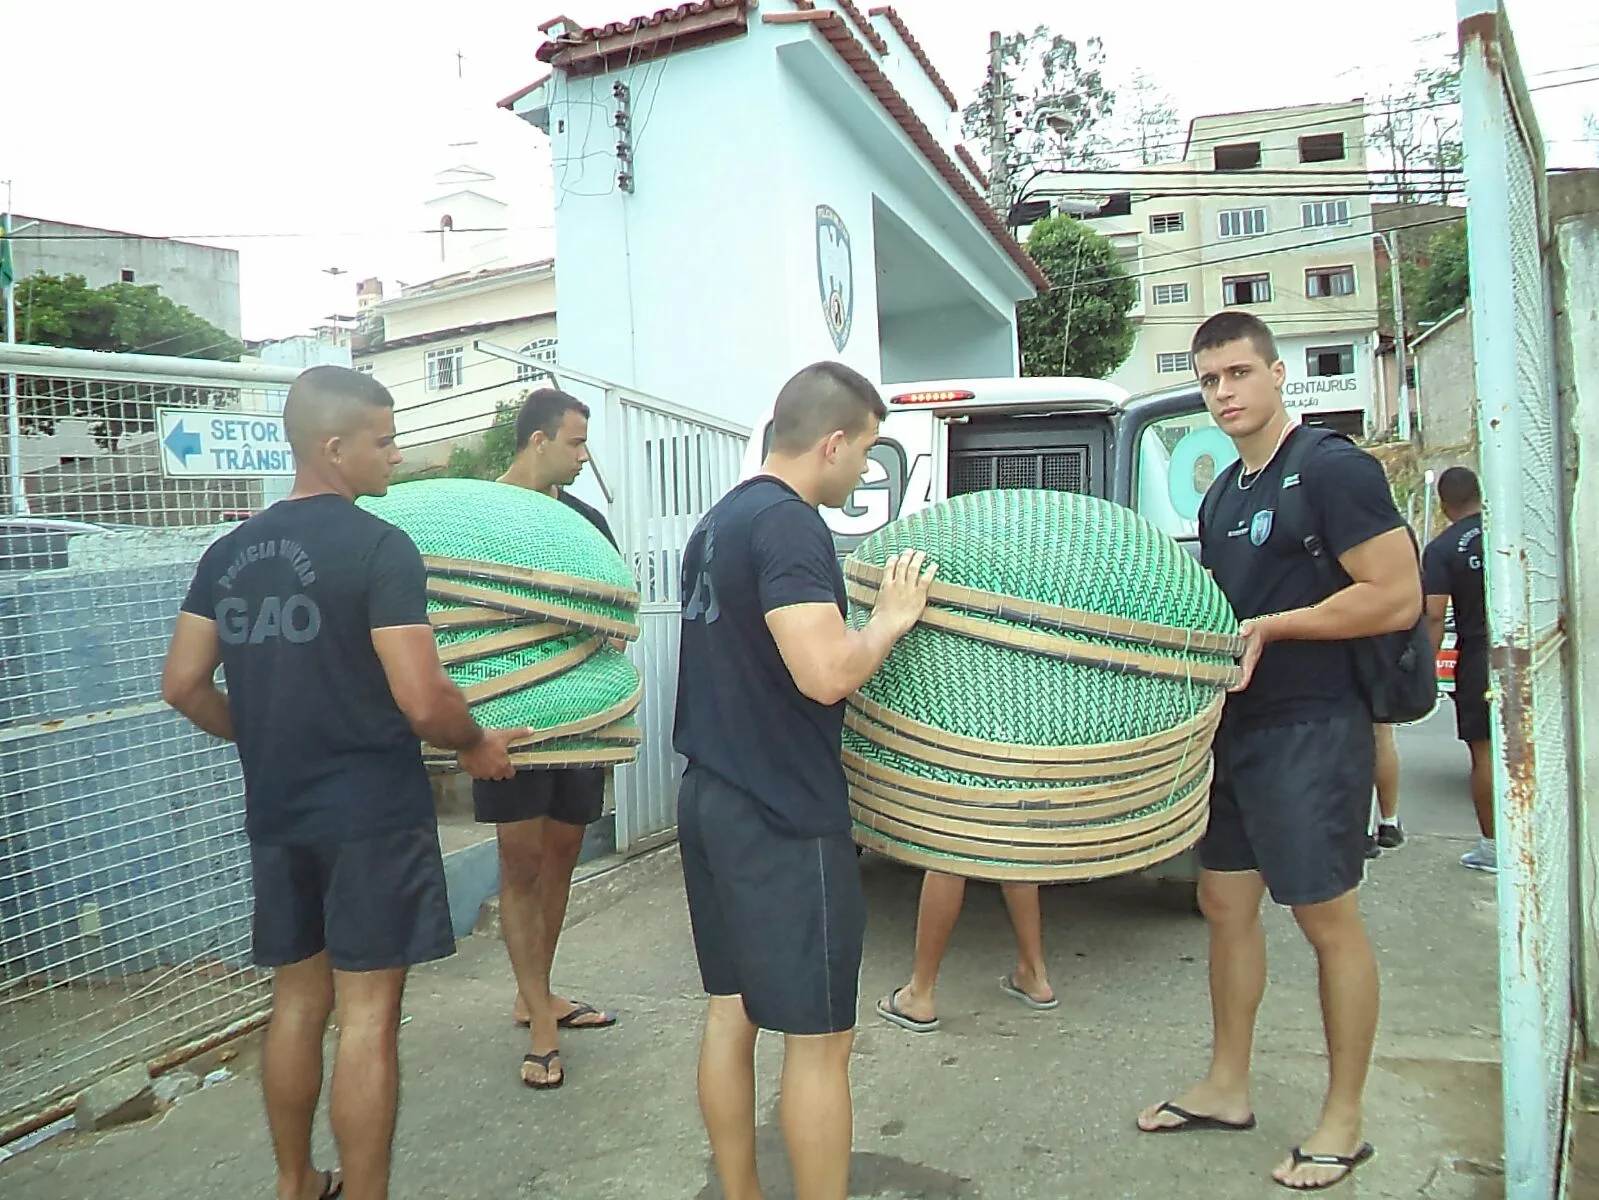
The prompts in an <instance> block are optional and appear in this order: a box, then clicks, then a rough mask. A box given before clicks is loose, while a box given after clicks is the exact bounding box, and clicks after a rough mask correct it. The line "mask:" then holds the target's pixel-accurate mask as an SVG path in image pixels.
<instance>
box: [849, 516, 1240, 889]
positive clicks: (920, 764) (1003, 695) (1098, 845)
mask: <svg viewBox="0 0 1599 1200" xmlns="http://www.w3.org/2000/svg"><path fill="white" fill-rule="evenodd" d="M906 549H919V550H924V551H926V552H927V554H928V556H929V558H931V559H932V560H933V561H935V562H937V564H938V575H937V580H936V582H935V583H934V585H933V589H932V593H931V597H930V603H929V605H928V608H927V610H926V612H925V613H924V615H923V617H922V620H921V621H920V622H919V623H918V624H917V626H916V628H914V629H913V630H912V631H911V632H910V633H909V634H908V635H907V636H906V637H905V638H904V640H903V641H901V642H900V643H899V645H898V646H896V647H895V649H894V651H893V653H892V654H890V655H889V658H888V660H887V661H886V662H885V663H884V665H883V667H882V669H881V670H880V671H879V672H878V673H877V674H876V675H875V676H874V677H873V678H872V679H871V680H869V681H868V682H867V683H866V684H865V685H864V686H863V687H862V688H861V689H860V691H859V692H857V693H856V694H855V695H853V696H851V697H850V698H849V700H848V702H847V707H846V712H845V734H844V765H845V769H846V772H847V774H848V777H849V783H850V802H851V809H852V812H853V815H854V819H855V835H856V840H857V841H858V842H859V843H860V844H862V845H864V846H866V847H868V848H870V849H873V850H876V851H878V852H881V853H882V854H884V855H887V856H888V857H890V858H893V859H897V860H899V861H901V862H905V863H909V864H912V865H915V866H918V867H925V868H929V869H933V870H938V871H946V872H949V873H951V874H956V875H962V876H967V877H970V878H975V879H989V880H998V881H1017V882H1039V883H1045V882H1057V881H1064V880H1086V879H1096V878H1102V877H1106V876H1112V875H1118V874H1124V873H1127V872H1130V871H1136V870H1140V869H1142V868H1145V867H1148V866H1152V865H1154V864H1156V863H1159V862H1161V861H1164V860H1165V859H1168V858H1172V857H1175V856H1176V855H1177V854H1180V853H1181V852H1182V851H1184V850H1186V849H1187V848H1189V847H1190V846H1192V845H1193V844H1194V843H1195V842H1196V841H1197V840H1198V839H1199V837H1200V835H1201V833H1202V832H1203V831H1204V828H1205V821H1206V818H1207V816H1208V812H1209V787H1210V779H1211V754H1210V746H1211V740H1212V737H1213V735H1214V733H1215V730H1216V727H1217V723H1218V721H1219V719H1220V715H1221V710H1222V705H1223V701H1224V691H1225V689H1226V688H1227V687H1229V686H1231V685H1232V684H1233V683H1235V682H1236V680H1237V679H1238V677H1239V668H1238V663H1237V659H1238V657H1239V656H1240V655H1241V653H1242V650H1243V646H1242V643H1241V641H1240V640H1239V638H1238V636H1237V632H1238V627H1237V621H1236V619H1235V617H1234V615H1233V612H1232V609H1231V607H1230V606H1229V604H1228V602H1227V600H1226V597H1224V596H1223V595H1222V593H1221V591H1220V589H1219V588H1218V587H1217V586H1216V585H1215V583H1214V581H1212V579H1211V578H1210V575H1209V574H1208V573H1207V572H1206V571H1205V570H1204V569H1203V568H1202V567H1200V565H1199V563H1198V562H1197V561H1196V560H1195V559H1194V558H1193V556H1192V555H1190V554H1188V553H1187V552H1186V551H1185V550H1184V549H1183V548H1182V547H1181V546H1180V545H1179V544H1178V543H1177V542H1176V541H1175V540H1173V539H1172V538H1171V537H1169V536H1167V535H1166V534H1165V533H1163V532H1161V531H1160V530H1159V529H1157V528H1156V527H1155V526H1153V525H1152V524H1150V523H1149V522H1147V521H1145V520H1143V519H1141V518H1140V517H1138V516H1137V515H1136V514H1134V513H1133V512H1132V511H1131V510H1130V509H1128V508H1126V507H1123V506H1121V505H1117V504H1113V503H1110V502H1109V501H1105V500H1100V499H1097V498H1095V497H1092V496H1082V495H1078V494H1075V493H1071V492H1057V491H1024V490H1017V491H985V492H974V493H970V494H967V495H963V496H958V497H955V498H952V499H950V500H947V501H945V502H943V503H940V504H936V505H933V506H931V507H930V508H927V509H923V510H921V511H919V512H916V513H913V514H911V515H909V516H906V517H904V518H901V519H900V520H898V521H896V522H894V523H893V524H891V525H888V526H887V527H885V528H884V529H882V530H879V531H878V532H877V533H876V534H874V535H872V536H871V537H870V538H868V539H866V540H865V541H864V542H862V543H861V545H860V546H859V547H857V549H856V550H855V551H854V552H853V553H852V554H851V555H850V556H849V558H848V559H847V560H846V561H845V564H844V567H845V578H846V583H847V586H848V590H849V598H850V621H851V623H852V624H853V625H856V626H859V625H861V624H863V623H864V622H865V621H866V620H867V619H868V617H869V616H870V610H871V606H872V604H873V603H874V601H875V598H876V594H877V587H878V585H879V583H880V582H881V579H882V568H883V565H884V564H885V563H886V562H887V561H888V560H889V558H890V557H892V556H893V555H894V554H895V553H897V552H899V551H900V550H906Z"/></svg>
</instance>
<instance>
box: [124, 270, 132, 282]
mask: <svg viewBox="0 0 1599 1200" xmlns="http://www.w3.org/2000/svg"><path fill="white" fill-rule="evenodd" d="M122 282H123V283H132V282H133V268H132V267H123V268H122Z"/></svg>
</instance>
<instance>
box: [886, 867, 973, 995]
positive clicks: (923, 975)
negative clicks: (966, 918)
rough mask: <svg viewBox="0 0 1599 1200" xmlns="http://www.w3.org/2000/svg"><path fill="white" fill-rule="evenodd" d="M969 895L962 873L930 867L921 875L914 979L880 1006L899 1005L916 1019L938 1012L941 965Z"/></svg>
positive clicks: (912, 968) (913, 966) (912, 975)
mask: <svg viewBox="0 0 1599 1200" xmlns="http://www.w3.org/2000/svg"><path fill="white" fill-rule="evenodd" d="M965 897H966V880H964V879H963V878H961V877H960V876H959V875H945V874H942V873H941V872H938V871H928V872H927V873H926V874H924V875H923V876H922V897H921V901H920V902H919V903H918V904H917V906H916V951H915V957H914V959H913V960H912V963H911V980H910V982H909V983H907V984H906V985H905V986H904V987H902V988H900V989H899V990H898V991H895V992H890V993H889V994H888V995H887V996H885V997H884V998H883V999H882V1000H880V1001H878V1008H879V1010H881V1009H883V1008H885V1007H886V1008H889V1009H897V1011H898V1012H900V1013H902V1014H903V1015H905V1016H907V1017H909V1018H910V1019H911V1020H913V1021H918V1022H930V1021H933V1020H935V1019H936V1018H937V1016H938V1005H937V1003H936V1000H935V997H934V993H935V991H936V990H937V987H938V968H939V966H940V965H941V964H942V963H943V961H944V951H945V950H947V949H948V948H949V939H950V935H951V934H953V933H954V932H955V922H956V921H957V920H959V919H960V915H961V903H962V902H963V901H964V899H965Z"/></svg>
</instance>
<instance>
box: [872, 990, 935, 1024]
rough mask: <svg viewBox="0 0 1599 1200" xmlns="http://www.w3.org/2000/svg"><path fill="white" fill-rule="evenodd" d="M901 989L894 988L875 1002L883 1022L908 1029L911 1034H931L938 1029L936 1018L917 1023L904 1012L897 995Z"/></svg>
mask: <svg viewBox="0 0 1599 1200" xmlns="http://www.w3.org/2000/svg"><path fill="white" fill-rule="evenodd" d="M903 990H904V989H903V988H895V989H894V990H893V991H892V992H890V993H889V994H888V995H887V996H885V997H883V999H881V1000H879V1001H878V1002H877V1015H878V1016H880V1017H882V1018H883V1020H885V1021H892V1022H893V1023H894V1024H896V1025H898V1026H899V1027H900V1028H901V1029H909V1030H910V1031H911V1032H912V1033H932V1032H933V1030H935V1029H937V1028H938V1018H937V1017H934V1018H933V1019H932V1020H931V1021H918V1020H917V1019H916V1018H915V1017H913V1016H911V1015H910V1014H909V1013H907V1012H904V1011H903V1010H902V1009H901V1008H900V1006H899V994H900V992H901V991H903Z"/></svg>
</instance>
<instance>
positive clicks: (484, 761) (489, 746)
mask: <svg viewBox="0 0 1599 1200" xmlns="http://www.w3.org/2000/svg"><path fill="white" fill-rule="evenodd" d="M532 736H533V731H532V730H531V729H528V728H526V727H523V728H518V729H485V730H484V731H483V738H482V740H481V741H479V742H478V744H477V745H475V746H473V747H472V748H471V749H470V750H461V751H458V752H457V753H456V756H455V758H456V761H457V762H458V763H460V764H461V770H463V771H465V772H466V773H467V774H468V775H470V776H471V777H472V778H473V779H513V778H515V776H516V767H515V766H514V765H512V763H511V751H510V746H511V744H512V743H513V742H520V741H524V740H525V739H527V738H530V737H532Z"/></svg>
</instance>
